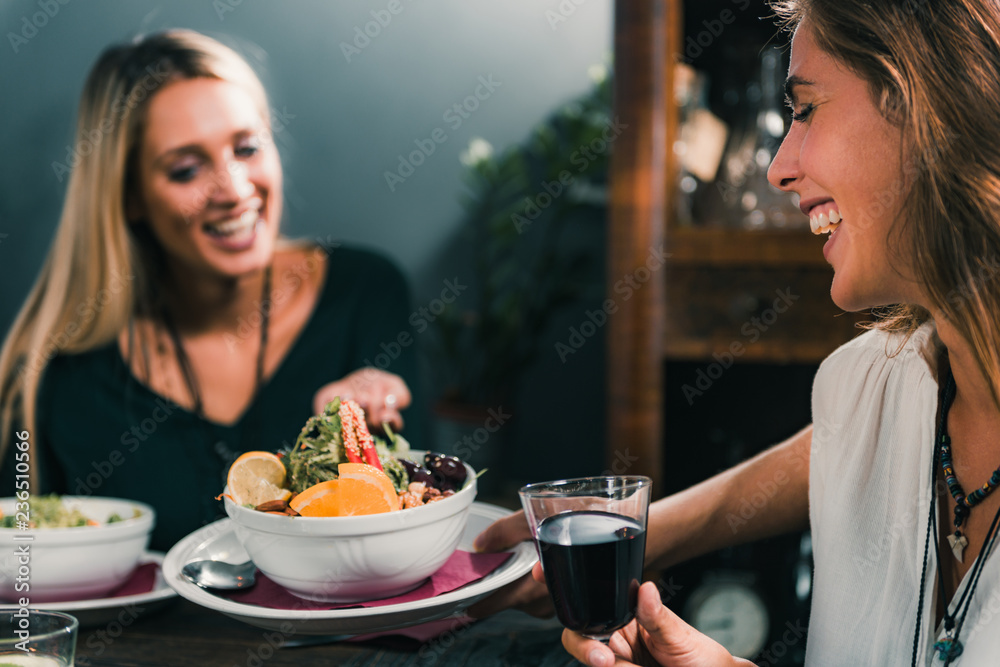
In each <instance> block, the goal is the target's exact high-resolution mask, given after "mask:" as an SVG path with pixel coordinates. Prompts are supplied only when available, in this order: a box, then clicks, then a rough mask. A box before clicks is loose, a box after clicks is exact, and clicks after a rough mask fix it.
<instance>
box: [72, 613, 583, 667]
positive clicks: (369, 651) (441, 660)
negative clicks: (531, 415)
mask: <svg viewBox="0 0 1000 667" xmlns="http://www.w3.org/2000/svg"><path fill="white" fill-rule="evenodd" d="M120 618H121V619H122V620H121V621H119V620H113V621H111V622H110V623H109V624H107V625H106V626H102V627H97V628H88V629H84V630H81V632H80V635H79V638H78V640H77V653H76V664H77V665H80V666H82V667H89V666H91V665H92V666H94V667H112V666H114V667H130V666H137V667H138V666H142V667H160V666H163V667H167V666H169V667H180V666H187V665H194V666H197V667H216V666H218V667H237V666H238V667H265V666H266V667H310V666H312V665H323V666H324V667H327V666H329V665H344V666H347V667H362V666H366V665H377V666H378V667H405V666H408V665H420V666H421V667H429V666H432V665H433V666H443V665H473V666H474V667H492V666H493V665H497V666H501V665H502V666H508V665H509V666H511V667H534V666H538V667H568V666H569V665H578V664H580V663H578V662H576V661H575V660H574V659H572V658H571V657H570V656H569V654H567V653H566V652H565V650H564V649H563V647H562V644H561V643H560V635H561V634H562V629H561V627H560V626H559V623H558V622H557V621H556V620H555V619H550V620H539V619H536V618H533V617H531V616H528V615H526V614H523V613H521V612H517V611H505V612H502V613H500V614H497V615H496V616H493V617H490V618H488V619H485V620H482V621H479V622H477V623H473V624H471V625H463V624H461V623H459V622H457V621H456V627H455V630H454V631H453V632H446V633H445V634H443V635H440V636H439V637H437V638H436V639H433V640H431V641H430V642H427V643H426V644H420V643H419V642H417V641H415V640H412V639H408V638H405V637H382V638H379V639H375V640H370V641H367V642H350V641H343V642H336V643H330V644H324V645H319V646H315V645H314V646H301V647H285V648H275V645H276V644H277V643H279V641H280V639H281V635H280V634H279V633H277V632H273V631H270V630H263V629H260V628H255V627H253V626H250V625H247V624H245V623H242V622H240V621H237V620H234V619H232V618H229V617H228V616H225V615H224V614H221V613H218V612H216V611H213V610H211V609H206V608H204V607H200V606H198V605H196V604H194V603H192V602H189V601H187V600H184V599H182V598H176V599H173V600H171V601H170V602H169V603H167V604H166V605H165V606H164V607H163V608H161V609H158V610H148V611H146V612H143V613H140V614H139V615H138V616H137V617H135V618H133V617H132V616H131V615H130V614H128V613H125V614H122V615H120ZM302 637H303V638H304V637H306V635H303V636H302ZM293 639H294V637H293Z"/></svg>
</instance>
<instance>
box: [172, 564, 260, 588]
mask: <svg viewBox="0 0 1000 667" xmlns="http://www.w3.org/2000/svg"><path fill="white" fill-rule="evenodd" d="M256 569H257V567H256V566H255V565H254V564H253V562H251V561H247V562H245V563H227V562H225V561H221V560H196V561H192V562H190V563H188V564H187V565H185V566H184V567H182V568H181V574H182V575H184V576H185V577H186V578H187V579H188V580H189V581H190V582H191V583H193V584H197V585H198V586H201V587H202V588H214V589H216V590H233V589H236V588H250V587H251V586H253V585H254V583H256V579H255V578H254V572H255V570H256Z"/></svg>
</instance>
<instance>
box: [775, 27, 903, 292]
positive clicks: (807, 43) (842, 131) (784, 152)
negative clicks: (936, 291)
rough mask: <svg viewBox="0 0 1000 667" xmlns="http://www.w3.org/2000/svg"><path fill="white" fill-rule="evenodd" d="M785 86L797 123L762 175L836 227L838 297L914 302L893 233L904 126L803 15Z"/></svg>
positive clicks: (816, 224)
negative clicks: (875, 100) (893, 119)
mask: <svg viewBox="0 0 1000 667" xmlns="http://www.w3.org/2000/svg"><path fill="white" fill-rule="evenodd" d="M786 89H787V91H788V95H789V98H790V102H791V105H792V110H793V122H792V126H791V129H789V131H788V134H787V135H786V136H785V139H784V141H783V142H782V144H781V149H780V150H779V151H778V153H777V155H776V156H775V158H774V161H773V162H772V163H771V167H770V169H769V170H768V179H769V180H770V181H771V183H772V184H773V185H774V186H776V187H779V188H781V189H782V190H786V191H791V192H796V193H798V195H799V197H800V207H801V209H802V212H803V213H805V214H806V215H808V216H809V217H810V221H811V222H812V224H813V229H814V231H817V228H819V229H820V230H823V229H826V230H830V229H832V233H831V235H830V238H829V240H828V241H827V242H826V245H825V246H824V247H823V254H824V256H825V257H826V259H827V261H828V262H829V263H830V264H831V265H832V266H833V269H834V278H833V285H832V286H831V289H830V295H831V297H832V298H833V301H834V303H836V304H837V305H838V306H839V307H841V308H843V309H844V310H849V311H854V310H863V309H866V308H870V307H873V306H881V305H887V304H894V303H903V302H906V303H920V302H921V301H922V296H921V294H920V290H919V289H918V286H917V283H916V282H915V281H914V280H913V279H912V278H911V277H908V276H912V275H913V273H912V269H911V266H912V263H911V262H910V261H909V259H908V258H907V257H906V256H903V255H901V254H899V252H898V251H897V249H899V250H903V249H905V248H906V245H905V243H901V242H900V239H899V238H898V235H895V234H893V235H892V236H891V237H890V232H891V229H892V227H893V224H894V223H896V222H897V219H898V218H899V216H900V214H901V211H902V208H903V203H904V201H905V199H906V193H907V190H908V188H909V184H908V183H907V181H906V179H905V177H904V176H905V173H904V171H906V172H908V171H909V170H904V153H903V144H902V135H901V131H900V128H898V127H896V126H894V125H893V124H891V123H890V122H889V121H888V120H887V119H886V118H885V117H883V116H882V114H881V113H880V112H879V110H878V109H877V108H876V107H875V105H874V103H873V102H872V99H871V95H870V92H869V86H868V83H867V82H866V81H865V80H863V79H862V78H860V77H859V76H858V75H856V74H855V73H853V72H852V71H850V70H849V69H847V68H846V67H845V66H844V65H842V64H841V63H840V62H839V61H837V60H836V59H835V58H834V57H833V56H831V55H829V54H828V53H826V52H825V51H823V50H822V49H820V47H819V46H818V45H817V43H816V40H815V37H814V35H813V33H812V30H811V29H810V27H809V24H808V21H805V22H803V23H802V24H801V25H800V26H799V28H798V29H797V30H796V32H795V37H794V39H793V40H792V52H791V61H790V64H789V68H788V80H787V83H786ZM831 220H832V221H833V222H832V223H831ZM838 220H839V222H837V221H838ZM817 233H820V232H819V231H817Z"/></svg>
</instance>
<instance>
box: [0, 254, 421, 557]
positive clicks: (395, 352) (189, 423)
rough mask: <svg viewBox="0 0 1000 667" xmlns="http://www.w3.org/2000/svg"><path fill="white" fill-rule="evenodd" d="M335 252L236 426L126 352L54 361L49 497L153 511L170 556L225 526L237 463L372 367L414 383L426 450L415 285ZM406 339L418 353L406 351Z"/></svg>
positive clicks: (47, 450)
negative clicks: (199, 409)
mask: <svg viewBox="0 0 1000 667" xmlns="http://www.w3.org/2000/svg"><path fill="white" fill-rule="evenodd" d="M328 251H329V253H330V254H329V257H328V261H327V276H326V281H325V283H324V286H323V289H322V292H321V293H320V296H319V300H318V302H317V304H316V307H315V309H314V311H313V313H312V315H311V317H310V319H309V321H308V322H307V323H306V326H305V328H304V329H303V330H302V332H301V334H300V335H299V338H298V339H297V340H296V341H295V343H294V345H293V346H292V348H291V349H290V350H289V352H288V354H287V356H286V357H285V359H284V360H283V361H282V362H281V364H280V365H279V366H278V368H277V369H276V370H275V371H274V373H273V374H272V376H271V377H270V378H269V379H267V380H266V381H265V382H264V384H263V386H262V387H261V389H260V392H259V394H258V396H257V397H256V399H255V400H254V402H253V403H252V404H251V405H250V407H249V408H248V409H247V411H246V412H245V413H244V414H243V415H242V416H241V417H240V418H239V420H238V421H237V422H236V423H235V424H232V425H228V426H227V425H221V424H216V423H213V422H210V421H206V420H204V419H202V418H200V417H198V416H197V415H196V414H194V413H192V412H189V411H187V410H185V409H183V408H180V407H178V406H177V405H175V404H172V403H171V402H170V401H169V400H167V399H164V398H163V397H161V396H159V395H157V394H155V393H153V392H152V391H151V390H150V389H149V388H148V387H147V386H146V385H144V384H142V383H140V382H139V381H138V380H136V379H135V378H134V377H133V376H132V374H131V373H130V371H129V368H128V366H127V365H126V363H125V360H124V359H122V356H121V354H120V351H119V347H118V345H117V343H115V344H110V345H107V346H105V347H101V348H98V349H95V350H92V351H89V352H86V353H83V354H76V355H64V356H58V357H56V358H55V359H53V361H52V362H51V364H50V365H49V367H48V369H47V370H46V373H45V378H44V380H43V384H42V388H41V390H40V392H39V403H38V414H39V418H38V424H39V427H38V430H39V432H38V433H36V434H33V437H35V438H36V439H37V440H36V441H37V444H38V445H40V448H41V458H42V459H43V460H42V461H37V462H36V463H37V464H39V465H40V466H41V467H40V472H42V473H43V476H44V480H45V481H44V486H45V489H43V491H56V492H59V493H65V494H72V495H94V496H112V497H119V498H130V499H134V500H139V501H142V502H145V503H148V504H150V505H152V506H153V508H154V509H155V510H156V513H157V516H156V528H155V529H154V531H153V537H152V540H151V544H150V548H151V549H156V550H166V549H169V548H170V546H172V545H173V544H174V543H175V542H177V541H178V540H179V539H181V538H182V537H184V536H185V535H187V534H188V533H190V532H192V531H194V530H195V529H197V528H199V527H201V526H202V525H204V524H207V523H210V522H212V521H215V520H216V519H218V518H220V517H223V516H225V512H224V510H223V508H222V503H221V502H220V501H217V500H215V496H216V495H218V494H219V493H221V492H222V489H223V487H224V486H225V476H226V472H227V471H228V468H229V464H230V463H231V462H232V461H233V459H235V458H236V457H237V456H239V455H240V454H241V453H243V452H245V451H249V450H256V449H264V450H268V451H276V450H278V449H280V448H282V447H284V446H285V445H289V444H292V443H294V442H295V438H296V437H297V436H298V434H299V431H300V429H301V428H302V426H303V425H304V424H305V422H306V420H307V419H308V418H309V417H310V416H311V415H312V400H313V396H314V394H315V392H316V390H317V389H319V388H320V387H321V386H323V385H324V384H327V383H329V382H332V381H334V380H338V379H340V378H342V377H344V376H345V375H347V374H348V373H350V372H351V371H354V370H356V369H358V368H361V367H364V366H375V367H377V368H382V369H384V370H386V371H388V372H390V373H395V374H397V375H400V376H402V377H403V379H404V380H405V381H406V383H407V385H408V386H409V387H410V389H411V391H412V392H413V394H414V406H413V407H412V408H410V409H408V410H406V411H405V412H404V415H403V416H404V418H405V420H406V429H405V435H406V436H407V437H408V439H409V440H410V441H411V443H412V444H413V445H414V446H415V447H420V446H421V444H422V440H421V436H422V430H423V426H424V425H423V422H424V419H423V413H424V410H423V409H422V408H421V406H420V403H419V400H418V399H419V389H420V387H419V382H418V377H417V367H418V363H417V351H416V347H417V346H416V340H415V336H414V331H413V329H412V327H411V326H410V325H409V322H408V317H409V314H410V312H411V310H410V299H409V292H408V288H407V285H406V281H405V279H404V278H403V276H402V274H401V273H400V272H399V270H398V269H397V268H396V267H395V266H394V265H392V264H391V263H390V262H389V261H388V260H386V259H384V258H383V257H381V256H379V255H376V254H374V253H371V252H368V251H362V250H354V249H347V248H342V247H338V248H336V249H328ZM278 280H280V277H279V276H275V281H276V282H275V285H276V286H278V285H280V283H278V282H277V281H278ZM401 334H402V341H403V342H404V343H405V342H406V341H409V343H408V344H404V345H400V344H399V343H400V339H401ZM11 449H12V450H13V448H11ZM11 467H12V465H11V461H10V459H9V458H8V460H7V462H5V465H4V468H5V470H4V474H3V475H2V478H3V489H2V495H3V496H10V495H13V494H12V487H13V480H12V477H11ZM32 491H33V492H34V491H35V490H34V489H33V490H32Z"/></svg>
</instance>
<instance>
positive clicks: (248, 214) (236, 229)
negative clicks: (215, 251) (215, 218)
mask: <svg viewBox="0 0 1000 667" xmlns="http://www.w3.org/2000/svg"><path fill="white" fill-rule="evenodd" d="M259 220H260V211H259V210H257V209H255V208H252V209H248V210H246V211H244V212H243V213H242V214H241V215H240V217H238V218H235V219H233V220H227V221H226V222H220V223H216V224H209V225H205V230H206V231H207V232H208V233H210V234H213V235H215V236H233V235H236V234H248V233H251V232H252V231H253V229H254V227H255V226H256V225H257V222H258V221H259Z"/></svg>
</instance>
